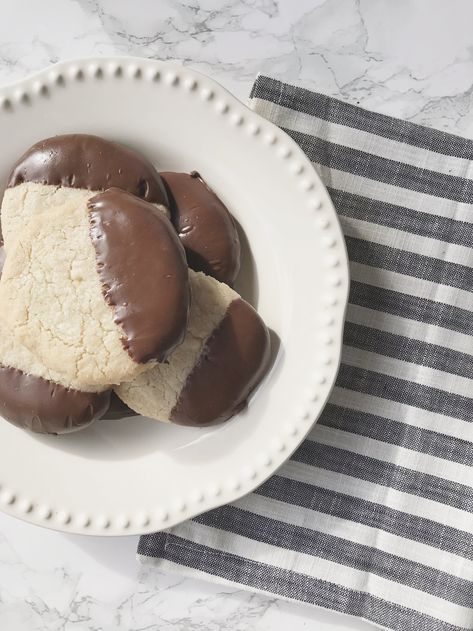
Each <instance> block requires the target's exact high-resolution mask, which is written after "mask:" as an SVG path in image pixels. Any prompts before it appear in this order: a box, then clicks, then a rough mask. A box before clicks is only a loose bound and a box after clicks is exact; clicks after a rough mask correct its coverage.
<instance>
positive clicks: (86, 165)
mask: <svg viewBox="0 0 473 631" xmlns="http://www.w3.org/2000/svg"><path fill="white" fill-rule="evenodd" d="M111 187H117V188H120V189H122V190H125V191H128V192H129V193H132V194H133V195H136V196H137V197H140V198H142V199H144V200H145V201H147V202H150V203H152V204H155V205H156V206H157V207H158V208H159V209H160V210H162V211H163V212H165V213H167V212H168V210H167V206H168V199H167V195H166V190H165V188H164V185H163V181H162V179H161V177H160V175H159V173H158V172H157V171H156V169H155V168H154V166H153V165H152V164H151V163H150V162H148V160H146V159H145V158H144V157H143V156H141V155H140V154H139V153H137V152H136V151H134V150H132V149H130V148H128V147H125V146H123V145H120V144H118V143H115V142H110V141H108V140H104V139H103V138H100V137H98V136H92V135H89V134H65V135H61V136H53V137H52V138H46V139H45V140H41V141H40V142H38V143H36V144H34V145H33V146H32V147H31V148H30V149H28V150H27V151H26V153H24V154H23V155H22V156H21V158H20V159H19V160H18V161H17V162H16V164H15V165H14V167H13V169H12V170H11V172H10V174H9V176H8V179H7V187H6V190H5V193H4V197H3V202H2V232H3V238H4V241H5V245H6V248H7V250H8V248H9V246H10V242H11V241H12V240H13V239H14V238H15V236H16V235H17V234H18V232H19V231H20V230H21V228H22V226H23V225H24V224H25V223H26V221H28V219H29V218H30V217H32V216H33V215H35V214H37V213H40V212H45V211H48V210H53V209H54V208H57V207H60V206H61V205H62V204H63V203H64V202H66V201H70V202H72V203H81V202H83V201H86V200H88V199H89V198H90V197H92V196H93V195H94V194H95V193H97V192H100V191H104V190H106V189H108V188H111Z"/></svg>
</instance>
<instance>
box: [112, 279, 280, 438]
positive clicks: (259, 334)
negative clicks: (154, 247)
mask: <svg viewBox="0 0 473 631" xmlns="http://www.w3.org/2000/svg"><path fill="white" fill-rule="evenodd" d="M189 277H190V282H191V295H192V300H191V309H190V314H189V323H188V328H187V332H186V336H185V339H184V342H183V343H182V344H181V345H180V346H179V347H177V348H176V350H175V351H174V352H173V353H172V354H171V355H170V356H169V358H168V361H167V362H166V363H165V364H157V365H156V366H154V367H153V368H152V369H151V370H149V371H147V372H146V373H143V374H140V375H138V377H136V378H135V379H134V380H133V381H130V382H129V383H122V384H121V385H119V386H117V387H116V388H115V392H116V393H117V394H118V396H119V397H120V398H121V399H122V401H124V402H125V403H126V404H127V405H128V406H129V407H130V408H132V409H133V410H135V411H136V412H139V413H140V414H143V415H144V416H148V417H150V418H154V419H157V420H160V421H171V422H173V423H178V424H181V425H192V426H206V425H211V424H214V423H219V422H222V421H225V420H227V419H228V418H230V417H231V416H232V415H233V414H235V413H237V412H238V411H239V410H240V409H241V408H242V407H243V406H244V405H245V403H246V401H247V399H248V397H249V395H250V393H251V392H252V391H253V390H254V388H256V386H257V385H258V384H259V383H260V381H261V380H262V378H263V377H264V375H265V372H266V370H267V368H268V365H269V354H270V340H269V333H268V329H267V328H266V326H265V324H264V322H263V320H262V319H261V317H260V316H259V315H258V313H257V312H256V311H255V310H254V309H253V307H252V306H251V305H249V304H248V303H247V302H245V301H244V300H243V299H242V298H241V297H240V296H239V295H238V294H237V293H236V292H235V291H233V290H232V289H230V287H228V286H227V285H224V284H223V283H219V282H218V281H216V280H215V279H214V278H211V277H209V276H206V275H205V274H203V273H201V272H200V273H196V272H192V271H190V272H189Z"/></svg>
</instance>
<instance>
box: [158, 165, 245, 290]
mask: <svg viewBox="0 0 473 631" xmlns="http://www.w3.org/2000/svg"><path fill="white" fill-rule="evenodd" d="M161 176H162V179H163V181H164V185H165V187H166V190H167V194H168V198H169V201H170V210H171V219H172V222H173V224H174V227H175V229H176V231H177V233H178V234H179V238H180V239H181V241H182V243H183V245H184V247H185V250H186V255H187V261H188V264H189V267H190V268H191V269H193V270H195V271H196V272H204V273H205V274H207V275H208V276H213V277H214V278H216V279H217V280H218V281H220V282H222V283H226V284H227V285H230V286H232V285H233V283H234V282H235V280H236V277H237V275H238V272H239V270H240V254H241V246H240V239H239V236H238V231H237V228H236V224H235V221H234V219H233V217H232V215H231V213H230V211H229V210H228V208H227V207H226V206H225V204H224V203H223V202H222V200H221V199H220V198H219V197H218V195H217V194H216V193H215V192H214V191H213V190H212V189H211V188H210V186H209V185H208V184H207V182H206V181H205V180H204V179H203V178H202V176H201V175H200V173H198V172H197V171H192V172H191V173H176V172H172V171H165V172H162V173H161Z"/></svg>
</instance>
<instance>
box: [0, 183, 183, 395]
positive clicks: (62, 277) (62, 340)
mask: <svg viewBox="0 0 473 631" xmlns="http://www.w3.org/2000/svg"><path fill="white" fill-rule="evenodd" d="M188 303H189V288H188V270H187V265H186V260H185V253H184V249H183V247H182V245H181V243H180V241H179V239H178V237H177V235H176V234H175V231H174V230H173V227H172V225H171V223H170V221H169V220H168V219H167V218H166V217H165V216H164V215H163V214H162V213H160V212H158V211H156V209H155V208H154V206H152V205H151V204H149V203H148V202H145V201H143V200H141V199H139V198H137V197H135V196H134V195H131V194H130V193H126V192H124V191H122V190H120V189H118V188H112V189H109V190H107V191H105V192H104V193H99V194H98V195H96V196H95V197H93V198H91V199H90V200H89V202H88V205H86V204H85V203H83V204H81V205H78V206H75V205H74V204H70V203H69V202H65V203H64V204H63V205H62V206H61V207H60V208H58V209H56V210H53V211H49V212H47V213H41V214H39V215H36V216H34V217H32V218H31V219H30V221H29V222H28V224H27V225H26V226H25V227H24V229H23V230H22V232H21V233H20V235H19V238H18V240H17V241H16V242H15V243H14V244H13V246H12V247H11V249H10V251H9V252H8V256H7V258H6V262H5V267H4V269H3V275H2V278H1V281H0V305H8V308H7V309H5V308H4V309H3V311H2V313H0V317H3V318H4V319H5V321H6V324H7V325H8V327H9V328H10V329H11V330H12V331H14V333H15V336H16V338H17V339H18V341H19V342H21V343H22V344H23V345H24V346H26V347H27V348H28V349H29V350H30V351H31V352H32V353H33V354H34V355H35V356H36V357H37V358H38V360H39V361H40V362H41V363H42V364H44V365H45V366H47V367H48V368H50V369H52V370H54V371H57V372H58V373H60V374H61V375H63V376H64V378H65V379H66V380H68V382H71V380H74V381H75V382H77V383H79V384H84V385H85V384H89V385H90V384H92V385H106V384H117V383H120V382H122V381H126V380H130V379H133V378H134V377H135V376H137V375H138V374H139V373H140V372H142V371H143V370H145V369H147V368H148V366H147V365H146V364H147V363H148V362H153V361H163V360H164V359H166V357H167V355H169V354H170V353H171V352H172V350H173V349H174V348H175V347H176V346H177V345H178V344H179V343H180V342H181V341H182V339H183V337H184V335H185V330H186V324H187V315H188Z"/></svg>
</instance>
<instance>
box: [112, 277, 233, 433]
mask: <svg viewBox="0 0 473 631" xmlns="http://www.w3.org/2000/svg"><path fill="white" fill-rule="evenodd" d="M189 281H190V287H191V308H190V312H189V321H188V326H187V332H186V336H185V338H184V342H183V343H182V344H181V345H180V346H178V347H177V348H176V350H175V351H174V352H173V353H172V355H171V356H170V357H169V358H168V361H167V363H162V364H156V365H155V366H154V367H153V368H151V370H148V371H147V372H145V373H143V374H141V375H139V376H138V377H136V378H135V379H134V380H133V381H130V382H128V383H122V384H120V385H119V386H117V387H116V388H115V392H116V393H117V394H118V396H119V397H120V399H121V400H122V401H124V403H126V404H127V405H128V406H129V407H130V408H132V409H133V410H135V411H136V412H138V413H139V414H142V415H143V416H148V417H150V418H154V419H156V420H160V421H164V422H166V421H169V420H170V417H171V413H172V410H173V409H174V408H175V406H176V403H177V401H178V399H179V396H180V394H181V391H182V389H183V387H184V384H185V383H186V380H187V377H188V375H189V374H190V373H191V372H192V369H193V368H194V366H195V365H196V363H197V361H198V359H199V357H200V355H201V352H202V349H203V348H204V346H205V342H206V341H207V339H208V338H209V336H210V335H211V334H212V332H213V331H214V330H215V329H216V328H217V327H218V325H219V324H220V322H221V321H222V319H223V317H224V316H225V313H226V311H227V308H228V306H229V304H230V303H231V302H233V300H236V299H237V298H239V296H238V294H237V293H236V292H235V291H233V289H230V287H228V286H227V285H224V284H223V283H220V282H218V281H217V280H215V279H214V278H211V277H210V276H206V275H205V274H203V273H202V272H193V271H192V270H189ZM229 359H230V358H229Z"/></svg>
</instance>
